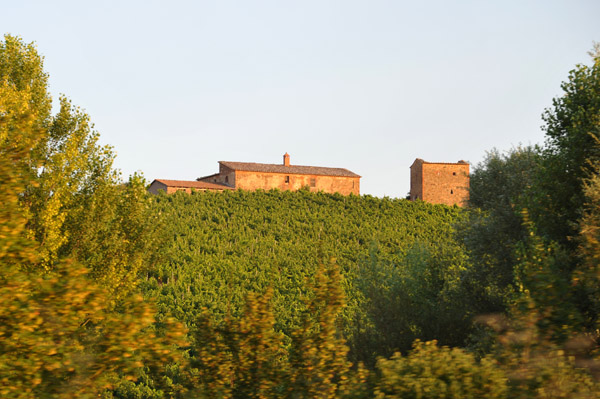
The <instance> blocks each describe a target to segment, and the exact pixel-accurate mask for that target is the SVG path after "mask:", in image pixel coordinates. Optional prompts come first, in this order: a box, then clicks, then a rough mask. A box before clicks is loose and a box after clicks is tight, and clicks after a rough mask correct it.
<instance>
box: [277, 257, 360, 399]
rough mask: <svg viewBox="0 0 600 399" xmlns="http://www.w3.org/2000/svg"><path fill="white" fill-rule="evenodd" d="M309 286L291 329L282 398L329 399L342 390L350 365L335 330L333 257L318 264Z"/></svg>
mask: <svg viewBox="0 0 600 399" xmlns="http://www.w3.org/2000/svg"><path fill="white" fill-rule="evenodd" d="M311 288H312V290H313V292H312V297H311V298H310V299H308V298H307V306H306V311H305V313H304V314H303V316H302V324H301V326H300V327H299V328H297V329H296V330H294V331H292V342H291V348H290V357H289V359H290V360H289V367H290V373H289V381H288V386H287V396H286V397H288V398H290V399H297V398H315V397H319V398H324V399H329V398H331V399H333V398H336V397H338V395H340V394H341V393H343V392H345V391H346V388H345V385H346V384H348V382H349V375H350V366H351V363H350V362H349V361H348V359H347V354H348V347H347V346H346V344H345V340H344V339H343V338H342V337H341V333H340V331H339V329H338V317H339V314H340V311H341V309H342V307H343V305H344V292H343V290H342V287H341V275H340V271H339V268H338V266H337V265H336V264H335V260H333V259H332V260H331V261H330V262H329V263H328V264H320V265H319V268H318V270H317V272H316V274H315V278H314V283H313V286H312V287H311Z"/></svg>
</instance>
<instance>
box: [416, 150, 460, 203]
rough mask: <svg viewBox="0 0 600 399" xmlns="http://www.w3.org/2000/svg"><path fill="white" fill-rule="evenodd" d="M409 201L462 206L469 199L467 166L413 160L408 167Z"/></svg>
mask: <svg viewBox="0 0 600 399" xmlns="http://www.w3.org/2000/svg"><path fill="white" fill-rule="evenodd" d="M410 199H411V201H415V200H422V201H427V202H431V203H433V204H445V205H458V206H464V205H465V203H466V201H467V200H468V199H469V164H468V163H467V162H465V161H458V162H457V163H442V162H426V161H424V160H422V159H420V158H417V159H415V161H414V162H413V164H412V166H411V167H410Z"/></svg>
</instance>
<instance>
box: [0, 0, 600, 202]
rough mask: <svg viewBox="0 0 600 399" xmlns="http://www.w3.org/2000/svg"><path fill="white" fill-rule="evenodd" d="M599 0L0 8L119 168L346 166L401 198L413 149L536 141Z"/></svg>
mask: <svg viewBox="0 0 600 399" xmlns="http://www.w3.org/2000/svg"><path fill="white" fill-rule="evenodd" d="M599 17H600V1H598V0H587V1H585V0H564V1H551V0H544V1H541V0H540V1H528V0H520V1H512V0H503V1H484V0H479V1H433V0H431V1H411V2H407V1H378V0H370V1H350V0H345V1H326V0H320V1H310V0H303V1H284V0H279V1H275V0H273V1H251V0H246V1H169V2H167V1H119V2H117V1H102V2H100V1H96V2H88V1H81V0H80V1H27V0H22V1H19V2H15V1H11V2H5V4H4V5H3V6H2V8H1V11H0V31H1V32H3V33H10V34H13V35H19V36H21V37H22V38H23V39H24V40H25V41H26V42H31V41H35V42H36V43H37V46H38V50H39V52H40V53H41V54H43V55H44V56H45V66H46V70H47V71H48V73H49V74H50V86H51V91H52V93H53V94H54V95H55V97H57V96H58V94H59V93H65V94H66V95H67V96H68V97H69V98H71V99H72V101H73V102H74V103H75V104H77V105H79V106H81V107H82V108H84V109H85V110H86V111H87V112H88V113H89V114H90V116H91V118H92V121H94V122H95V124H96V128H97V130H98V131H99V132H100V134H101V137H102V142H103V143H108V144H111V145H113V146H114V148H115V150H116V152H117V162H116V166H117V167H118V168H120V169H121V170H122V171H123V173H124V175H128V174H130V173H133V172H134V171H142V172H143V173H144V175H145V177H146V178H147V179H148V180H149V181H151V180H153V179H155V178H167V179H182V180H183V179H190V180H191V179H195V178H196V177H199V176H204V175H208V174H212V173H214V172H216V171H217V168H218V165H217V161H220V160H226V161H245V162H263V163H279V162H281V161H282V155H283V153H285V152H286V151H287V152H289V153H290V154H291V162H292V164H300V165H315V166H331V167H345V168H348V169H350V170H352V171H353V172H356V173H358V174H360V175H362V176H363V178H362V181H361V192H362V193H364V194H372V195H376V196H383V195H387V196H390V197H404V196H405V195H406V193H407V192H408V190H409V166H410V165H411V163H412V162H413V161H414V159H415V158H417V157H419V158H423V159H425V160H427V161H432V162H456V161H458V160H459V159H464V160H467V161H469V162H471V163H472V164H476V163H478V162H480V161H481V159H482V158H483V156H484V155H485V151H487V150H490V149H491V148H493V147H497V148H499V149H502V150H505V149H509V148H510V147H511V146H513V145H517V144H519V143H523V144H529V143H541V142H542V141H543V132H542V131H541V129H540V126H541V125H542V120H541V118H540V115H541V113H542V112H543V110H544V108H546V107H549V106H551V104H552V98H553V97H555V96H557V95H559V94H560V83H561V81H564V80H566V79H567V76H568V72H569V70H571V69H573V67H574V66H575V64H577V63H589V56H588V55H587V54H586V52H587V51H588V50H590V49H591V47H592V43H593V41H600V18H599Z"/></svg>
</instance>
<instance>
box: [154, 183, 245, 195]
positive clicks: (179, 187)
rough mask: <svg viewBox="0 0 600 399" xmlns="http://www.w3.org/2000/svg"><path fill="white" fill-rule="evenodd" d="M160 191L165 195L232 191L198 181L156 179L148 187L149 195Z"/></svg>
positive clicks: (221, 186)
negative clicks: (193, 191) (194, 191)
mask: <svg viewBox="0 0 600 399" xmlns="http://www.w3.org/2000/svg"><path fill="white" fill-rule="evenodd" d="M161 190H162V191H164V192H165V193H167V194H173V193H175V192H177V191H185V192H186V193H188V194H189V193H191V192H192V190H197V191H206V190H212V191H215V190H216V191H223V190H233V189H232V188H231V187H227V186H224V185H222V184H213V183H207V182H200V181H195V180H192V181H189V180H166V179H156V180H154V181H153V182H152V183H151V184H150V186H149V187H148V191H149V192H150V193H151V194H158V192H159V191H161Z"/></svg>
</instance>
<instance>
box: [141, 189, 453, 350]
mask: <svg viewBox="0 0 600 399" xmlns="http://www.w3.org/2000/svg"><path fill="white" fill-rule="evenodd" d="M154 209H155V212H157V213H159V214H161V215H163V216H164V218H165V220H166V231H165V240H166V242H167V243H168V245H167V247H166V249H165V257H164V258H163V259H164V261H163V262H162V263H161V264H160V265H159V266H158V267H157V268H155V269H154V270H152V271H151V272H149V273H148V274H147V275H146V276H145V279H143V282H142V287H143V290H144V292H145V293H146V295H148V296H151V297H156V298H157V299H158V302H159V304H160V305H161V307H162V309H163V310H164V311H170V312H171V313H172V314H174V315H175V316H176V317H177V318H178V319H180V320H182V321H185V322H186V323H187V324H188V325H190V326H193V325H194V323H195V320H196V319H197V317H198V314H199V311H200V310H201V309H202V308H203V307H207V308H209V309H210V311H211V313H212V314H213V315H215V317H216V318H220V317H222V316H223V315H225V314H227V313H231V314H233V315H237V314H238V313H239V312H240V310H241V309H242V307H243V303H244V298H245V296H246V294H247V293H248V292H255V293H259V294H260V293H264V292H265V291H266V290H267V289H268V288H272V289H273V291H274V296H273V299H272V306H273V308H274V312H275V314H276V327H277V328H278V329H280V330H282V331H284V332H289V331H290V329H291V328H294V327H296V326H297V320H298V317H299V315H300V313H301V311H302V310H303V302H302V300H303V297H304V296H305V295H306V292H305V287H306V284H307V282H309V281H310V280H311V278H312V277H313V275H314V272H315V270H316V268H317V266H318V264H319V263H320V262H328V261H329V260H330V259H331V258H335V261H336V262H337V264H338V266H339V267H340V269H341V271H342V274H343V285H344V287H345V291H346V298H347V306H346V308H345V314H344V328H345V332H346V335H347V336H348V337H350V336H352V335H353V334H354V333H355V332H354V331H353V327H352V325H353V324H354V323H355V322H356V321H357V318H358V317H361V316H360V315H361V314H363V313H364V306H363V305H365V301H366V299H368V298H366V297H365V296H368V295H369V294H368V291H369V290H370V289H372V288H373V287H372V286H371V287H366V286H365V282H368V280H369V279H368V277H369V276H367V275H366V274H367V273H369V272H370V273H371V276H370V277H372V278H373V279H379V280H380V281H379V282H382V281H381V280H382V279H384V278H385V276H383V275H379V276H375V275H373V273H375V274H377V273H379V274H381V272H382V270H375V271H374V270H373V268H374V267H375V268H378V265H379V266H381V267H379V268H378V269H381V268H382V267H383V266H382V265H387V267H388V268H389V267H391V268H394V269H396V271H397V272H400V273H399V275H400V276H404V277H405V280H408V279H423V280H426V279H427V276H425V275H422V276H418V275H415V273H416V274H418V273H428V274H431V273H432V270H431V269H428V270H421V269H418V268H415V267H414V266H417V265H416V264H415V262H414V261H413V262H411V261H410V259H413V258H414V257H415V256H414V255H415V253H418V255H419V256H423V252H424V251H426V252H427V254H426V256H427V257H430V258H435V259H437V261H436V263H437V264H439V265H440V268H443V269H444V270H442V271H441V272H443V275H444V277H443V278H444V281H441V282H440V284H441V285H440V287H439V289H440V291H441V290H443V289H444V287H445V286H449V285H451V284H452V281H451V280H452V278H456V276H457V273H458V272H459V270H460V268H461V267H462V263H463V261H464V260H463V256H464V255H463V253H462V250H461V248H460V247H459V246H458V244H456V243H455V240H453V239H452V234H453V223H455V222H456V221H457V219H458V218H460V215H461V210H460V209H459V208H456V207H446V206H441V205H432V204H428V203H425V202H421V201H418V202H410V201H407V200H404V199H389V198H383V199H380V198H374V197H371V196H361V197H358V196H352V195H351V196H342V195H339V194H325V193H310V192H308V191H298V192H290V191H278V190H272V191H268V192H266V191H255V192H248V191H243V190H237V191H234V192H224V193H220V192H218V193H216V192H196V193H193V194H192V195H187V194H183V193H182V194H177V195H161V196H157V197H156V199H155V202H154ZM411 265H412V266H413V269H414V270H407V269H408V268H410V267H411ZM453 273H454V277H452V276H453ZM396 274H397V273H394V275H396ZM411 286H412V287H413V289H417V288H415V282H411ZM361 288H362V289H361ZM388 288H389V287H388ZM428 299H431V298H428ZM405 310H406V311H409V309H405ZM421 310H422V309H421ZM409 342H411V341H409Z"/></svg>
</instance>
